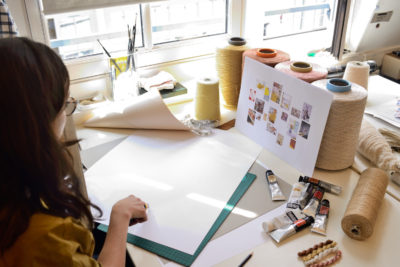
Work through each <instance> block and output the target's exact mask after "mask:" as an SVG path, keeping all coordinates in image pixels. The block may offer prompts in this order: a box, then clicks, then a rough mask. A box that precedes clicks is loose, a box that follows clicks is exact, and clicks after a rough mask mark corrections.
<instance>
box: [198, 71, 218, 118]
mask: <svg viewBox="0 0 400 267" xmlns="http://www.w3.org/2000/svg"><path fill="white" fill-rule="evenodd" d="M195 117H196V119H198V120H219V119H220V109H219V83H218V79H216V78H210V77H205V78H201V79H199V80H198V81H197V90H196V98H195Z"/></svg>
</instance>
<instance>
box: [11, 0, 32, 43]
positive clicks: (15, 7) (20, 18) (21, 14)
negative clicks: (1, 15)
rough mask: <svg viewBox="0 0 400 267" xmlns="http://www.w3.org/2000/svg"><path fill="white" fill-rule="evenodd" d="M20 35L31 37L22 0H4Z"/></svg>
mask: <svg viewBox="0 0 400 267" xmlns="http://www.w3.org/2000/svg"><path fill="white" fill-rule="evenodd" d="M6 2H7V5H8V8H9V9H10V12H11V16H12V17H13V19H14V21H15V23H16V24H17V29H18V32H19V34H20V36H26V37H32V34H31V30H30V28H29V21H28V16H27V14H26V12H25V8H24V6H25V1H24V0H6Z"/></svg>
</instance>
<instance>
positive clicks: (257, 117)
mask: <svg viewBox="0 0 400 267" xmlns="http://www.w3.org/2000/svg"><path fill="white" fill-rule="evenodd" d="M256 120H258V121H259V120H261V114H258V113H257V116H256Z"/></svg>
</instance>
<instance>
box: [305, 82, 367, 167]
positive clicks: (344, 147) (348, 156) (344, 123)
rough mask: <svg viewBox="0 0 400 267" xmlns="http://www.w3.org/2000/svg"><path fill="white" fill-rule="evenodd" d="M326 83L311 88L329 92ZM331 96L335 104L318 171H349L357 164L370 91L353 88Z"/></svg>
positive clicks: (326, 130)
mask: <svg viewBox="0 0 400 267" xmlns="http://www.w3.org/2000/svg"><path fill="white" fill-rule="evenodd" d="M327 83H328V80H327V79H324V80H319V81H315V82H313V83H312V84H313V85H315V86H318V87H320V88H323V89H326V85H327ZM326 90H328V89H326ZM329 92H331V91H329ZM331 93H332V94H333V101H332V105H331V108H330V110H329V115H328V120H327V122H326V125H325V130H324V135H323V137H322V141H321V145H320V148H319V153H318V158H317V163H316V167H318V168H321V169H325V170H341V169H345V168H348V167H350V166H351V165H352V164H353V161H354V155H355V153H356V150H357V144H358V136H359V133H360V127H361V122H362V117H363V114H364V109H365V104H366V102H367V91H366V90H365V89H364V88H363V87H361V86H360V85H357V84H352V86H351V90H350V91H347V92H331Z"/></svg>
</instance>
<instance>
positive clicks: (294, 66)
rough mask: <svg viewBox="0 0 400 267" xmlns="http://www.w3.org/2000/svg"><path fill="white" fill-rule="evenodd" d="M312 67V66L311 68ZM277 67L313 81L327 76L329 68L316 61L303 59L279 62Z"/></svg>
mask: <svg viewBox="0 0 400 267" xmlns="http://www.w3.org/2000/svg"><path fill="white" fill-rule="evenodd" d="M310 67H311V68H310ZM275 69H277V70H279V71H282V72H284V73H287V74H289V75H291V76H294V77H296V78H298V79H301V80H303V81H305V82H308V83H311V82H313V81H316V80H321V79H324V78H326V76H327V75H328V70H327V69H326V68H323V67H322V66H320V65H318V64H315V63H308V62H303V61H285V62H281V63H279V64H277V65H276V66H275Z"/></svg>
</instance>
